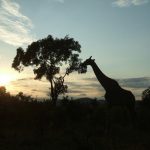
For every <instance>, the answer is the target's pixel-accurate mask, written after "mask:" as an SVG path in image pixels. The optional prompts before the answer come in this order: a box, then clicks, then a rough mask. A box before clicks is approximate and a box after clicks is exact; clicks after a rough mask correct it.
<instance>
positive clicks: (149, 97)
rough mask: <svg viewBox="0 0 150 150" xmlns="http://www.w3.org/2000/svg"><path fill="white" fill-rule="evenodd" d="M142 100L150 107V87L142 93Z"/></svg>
mask: <svg viewBox="0 0 150 150" xmlns="http://www.w3.org/2000/svg"><path fill="white" fill-rule="evenodd" d="M142 100H143V102H144V103H145V104H148V105H150V87H149V88H147V89H146V90H144V91H143V92H142Z"/></svg>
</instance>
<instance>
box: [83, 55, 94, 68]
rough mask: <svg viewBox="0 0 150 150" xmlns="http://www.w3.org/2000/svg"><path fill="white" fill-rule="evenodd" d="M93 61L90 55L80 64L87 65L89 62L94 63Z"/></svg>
mask: <svg viewBox="0 0 150 150" xmlns="http://www.w3.org/2000/svg"><path fill="white" fill-rule="evenodd" d="M94 62H95V59H92V56H91V57H90V58H88V59H86V60H85V61H84V62H83V63H82V65H83V66H88V65H91V64H92V63H94Z"/></svg>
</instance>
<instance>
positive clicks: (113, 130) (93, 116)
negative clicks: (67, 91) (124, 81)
mask: <svg viewBox="0 0 150 150" xmlns="http://www.w3.org/2000/svg"><path fill="white" fill-rule="evenodd" d="M84 101H86V99H84ZM58 102H59V103H58V105H57V106H54V105H52V103H51V101H49V100H47V101H46V100H45V101H37V100H36V99H33V98H31V97H30V96H25V95H24V94H23V93H21V92H20V93H19V94H17V95H16V96H11V95H10V94H9V93H7V91H6V89H5V88H4V87H0V121H1V122H0V150H59V149H60V150H100V149H102V150H149V149H150V142H149V140H150V107H149V105H147V104H145V103H143V101H141V102H136V119H135V120H136V123H135V125H134V126H133V124H132V120H131V117H130V115H129V113H128V111H127V109H126V108H124V107H119V106H118V107H117V106H114V107H112V108H111V110H109V117H110V120H109V126H110V127H109V131H107V128H106V122H107V121H108V117H107V116H108V113H107V112H108V109H107V106H106V104H105V103H104V102H103V101H98V100H96V99H95V100H94V99H93V100H92V99H91V100H90V99H87V102H84V103H82V100H69V98H68V97H64V98H63V99H62V100H60V101H58ZM102 102H103V103H102ZM106 131H107V132H106Z"/></svg>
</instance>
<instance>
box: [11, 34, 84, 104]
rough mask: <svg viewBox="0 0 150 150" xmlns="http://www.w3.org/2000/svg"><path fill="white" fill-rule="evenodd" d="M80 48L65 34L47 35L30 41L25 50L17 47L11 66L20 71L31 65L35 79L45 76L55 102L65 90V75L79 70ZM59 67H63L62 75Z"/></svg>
mask: <svg viewBox="0 0 150 150" xmlns="http://www.w3.org/2000/svg"><path fill="white" fill-rule="evenodd" d="M80 48H81V46H80V44H79V43H78V42H77V41H75V40H74V39H73V38H69V37H68V36H66V37H64V38H61V39H59V38H53V37H52V36H51V35H49V36H48V37H47V38H44V39H41V40H38V41H36V42H33V43H31V44H30V45H29V46H28V47H27V49H26V51H25V50H24V49H23V48H21V47H19V48H18V49H17V54H16V56H15V58H14V60H13V63H12V67H13V68H14V69H15V70H17V71H19V72H21V71H23V68H24V67H28V66H32V67H33V72H34V74H35V79H41V78H42V77H46V79H47V80H48V81H49V82H50V89H51V90H50V96H51V99H52V101H53V103H54V104H56V101H57V98H58V96H59V95H60V94H64V93H66V92H67V85H64V78H65V76H66V75H69V74H70V73H72V72H73V71H79V70H81V69H80V67H79V66H80V63H81V59H79V53H80V52H81V49H80ZM60 67H62V68H65V69H64V70H65V71H64V73H63V75H62V73H61V72H60ZM79 72H82V71H79Z"/></svg>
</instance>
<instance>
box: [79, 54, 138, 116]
mask: <svg viewBox="0 0 150 150" xmlns="http://www.w3.org/2000/svg"><path fill="white" fill-rule="evenodd" d="M82 65H83V66H84V67H85V66H88V65H90V66H91V67H92V69H93V71H94V73H95V76H96V77H97V80H98V81H99V82H100V84H101V85H102V87H103V88H104V90H105V92H106V93H105V96H104V97H105V100H106V102H107V104H108V106H109V107H111V106H113V105H118V106H126V107H127V109H128V110H129V112H130V114H131V117H132V118H133V116H134V115H135V111H134V106H135V97H134V95H133V94H132V92H131V91H128V90H125V89H123V88H122V87H121V86H120V85H119V84H118V82H117V81H116V80H114V79H111V78H109V77H107V76H106V75H105V74H104V73H103V72H102V71H101V70H100V68H99V67H98V66H97V64H96V63H95V59H92V56H91V57H90V58H89V59H86V60H85V61H84V62H83V63H82Z"/></svg>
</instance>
